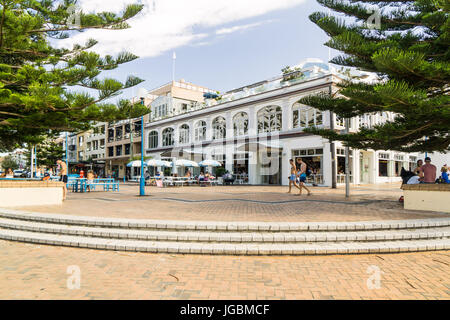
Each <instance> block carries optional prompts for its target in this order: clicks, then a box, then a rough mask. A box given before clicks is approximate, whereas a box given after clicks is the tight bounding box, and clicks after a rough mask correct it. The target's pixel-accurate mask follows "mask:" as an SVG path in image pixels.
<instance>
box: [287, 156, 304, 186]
mask: <svg viewBox="0 0 450 320" xmlns="http://www.w3.org/2000/svg"><path fill="white" fill-rule="evenodd" d="M289 164H290V165H291V175H290V176H289V191H288V193H291V190H292V185H294V186H295V187H296V188H297V189H299V190H300V192H301V190H302V189H300V187H299V186H298V185H297V167H296V166H295V162H294V160H292V159H289Z"/></svg>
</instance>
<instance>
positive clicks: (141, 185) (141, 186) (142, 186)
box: [139, 116, 145, 196]
mask: <svg viewBox="0 0 450 320" xmlns="http://www.w3.org/2000/svg"><path fill="white" fill-rule="evenodd" d="M143 132H144V116H141V179H140V181H139V182H140V183H139V195H140V196H145V179H144V134H143Z"/></svg>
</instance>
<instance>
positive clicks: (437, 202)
mask: <svg viewBox="0 0 450 320" xmlns="http://www.w3.org/2000/svg"><path fill="white" fill-rule="evenodd" d="M402 189H403V196H404V199H405V200H404V204H405V209H409V210H428V211H438V212H448V213H450V204H449V202H448V199H450V184H405V185H403V186H402Z"/></svg>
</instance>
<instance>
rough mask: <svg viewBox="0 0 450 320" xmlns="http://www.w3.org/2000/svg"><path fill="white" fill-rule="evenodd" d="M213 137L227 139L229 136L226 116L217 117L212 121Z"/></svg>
mask: <svg viewBox="0 0 450 320" xmlns="http://www.w3.org/2000/svg"><path fill="white" fill-rule="evenodd" d="M212 129H213V139H214V140H216V139H225V138H226V136H227V124H226V120H225V118H224V117H217V118H215V119H214V120H213V122H212Z"/></svg>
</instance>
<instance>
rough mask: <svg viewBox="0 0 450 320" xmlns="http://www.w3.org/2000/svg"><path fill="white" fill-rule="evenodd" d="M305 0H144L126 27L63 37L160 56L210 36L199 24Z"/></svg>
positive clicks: (109, 5) (95, 0)
mask: <svg viewBox="0 0 450 320" xmlns="http://www.w3.org/2000/svg"><path fill="white" fill-rule="evenodd" d="M304 1H305V0H277V1H273V0H214V1H211V0H189V1H186V0H141V2H142V3H143V4H144V5H145V8H144V10H143V12H141V13H140V14H139V15H138V16H136V17H134V18H133V19H132V20H130V21H129V24H130V25H131V28H130V29H126V30H89V31H85V32H82V33H79V34H76V35H74V36H73V37H71V38H69V39H65V40H61V41H60V46H64V47H71V46H72V45H73V44H74V43H84V42H86V41H87V39H89V38H94V39H97V40H99V44H97V45H96V46H95V47H94V50H95V51H96V52H98V53H100V54H117V53H119V52H121V51H124V50H126V51H131V52H133V53H135V54H137V55H139V56H140V57H153V56H158V55H160V54H162V53H164V52H167V51H169V50H172V49H175V48H177V47H180V46H184V45H188V44H192V43H195V42H196V41H201V40H202V39H203V43H206V42H205V41H204V39H205V38H206V37H208V34H207V33H205V32H201V33H197V32H196V31H195V28H212V27H218V26H221V25H224V24H229V23H233V22H237V21H240V20H243V19H248V18H252V17H257V16H260V15H263V14H266V13H269V12H272V11H274V10H280V9H286V8H290V7H293V6H295V5H298V4H300V3H302V2H304ZM135 2H137V1H136V0H134V1H133V0H108V1H105V0H80V5H81V7H82V8H83V10H84V11H85V12H102V11H113V12H120V10H122V9H123V8H124V7H125V5H126V4H129V3H135ZM260 24H261V22H260V23H253V24H247V25H242V26H236V27H230V28H222V29H220V30H218V31H217V32H216V35H224V34H228V33H231V32H235V31H239V30H243V29H248V28H252V27H257V26H258V25H260Z"/></svg>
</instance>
